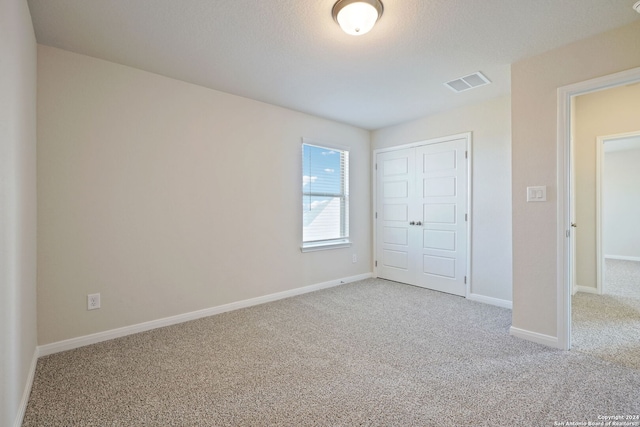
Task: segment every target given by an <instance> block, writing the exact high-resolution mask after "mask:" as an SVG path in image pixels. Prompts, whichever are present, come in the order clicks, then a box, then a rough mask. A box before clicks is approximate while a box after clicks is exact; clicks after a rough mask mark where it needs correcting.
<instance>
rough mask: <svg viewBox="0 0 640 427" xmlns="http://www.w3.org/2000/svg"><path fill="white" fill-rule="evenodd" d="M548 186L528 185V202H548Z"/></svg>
mask: <svg viewBox="0 0 640 427" xmlns="http://www.w3.org/2000/svg"><path fill="white" fill-rule="evenodd" d="M546 201H547V186H546V185H542V186H538V187H527V202H546Z"/></svg>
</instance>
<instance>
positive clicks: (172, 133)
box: [38, 46, 371, 344]
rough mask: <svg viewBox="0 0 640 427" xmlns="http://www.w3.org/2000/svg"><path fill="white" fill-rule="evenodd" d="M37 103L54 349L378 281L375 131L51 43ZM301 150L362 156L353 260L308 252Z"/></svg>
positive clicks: (45, 339) (45, 313)
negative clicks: (354, 280) (249, 303)
mask: <svg viewBox="0 0 640 427" xmlns="http://www.w3.org/2000/svg"><path fill="white" fill-rule="evenodd" d="M38 97H39V98H38V134H39V137H38V201H39V207H38V226H39V236H38V237H39V245H38V255H39V260H38V293H39V300H38V314H39V319H38V340H39V343H40V344H47V343H52V342H56V341H60V340H64V339H67V338H72V337H78V336H83V335H86V334H91V333H95V332H100V331H105V330H109V329H113V328H118V327H123V326H127V325H133V324H137V323H140V322H144V321H149V320H154V319H159V318H163V317H168V316H172V315H177V314H182V313H188V312H191V311H195V310H199V309H204V308H209V307H214V306H218V305H222V304H225V303H230V302H235V301H240V300H245V299H248V298H252V297H258V296H263V295H267V294H271V293H275V292H280V291H286V290H290V289H294V288H298V287H301V286H304V285H311V284H316V283H322V282H325V281H329V280H335V279H339V278H343V277H349V276H354V275H358V274H365V273H369V272H371V255H370V248H371V220H370V212H371V198H370V191H371V190H370V173H371V171H370V162H371V160H370V159H371V154H370V142H369V141H370V134H369V132H368V131H365V130H362V129H358V128H354V127H351V126H347V125H344V124H339V123H335V122H331V121H328V120H324V119H319V118H316V117H313V116H309V115H306V114H302V113H297V112H293V111H290V110H286V109H283V108H279V107H275V106H271V105H267V104H264V103H260V102H257V101H253V100H249V99H246V98H241V97H238V96H233V95H229V94H225V93H221V92H217V91H214V90H209V89H205V88H203V87H199V86H195V85H192V84H187V83H184V82H181V81H177V80H173V79H169V78H165V77H162V76H159V75H155V74H151V73H148V72H144V71H140V70H137V69H133V68H129V67H125V66H121V65H117V64H114V63H110V62H106V61H103V60H98V59H94V58H90V57H87V56H82V55H78V54H74V53H70V52H67V51H63V50H59V49H55V48H50V47H45V46H39V47H38ZM302 137H309V138H313V139H315V140H318V141H326V142H328V143H334V144H341V145H347V146H350V147H351V156H350V160H351V165H350V166H351V171H350V173H351V177H350V184H351V196H352V199H351V221H350V224H351V238H352V240H353V246H352V247H351V248H347V249H334V250H327V251H319V252H309V253H301V251H300V244H301V239H302V218H301V209H302V205H301V184H302V182H301V181H302V180H301V173H302V172H301V138H302ZM354 253H355V254H357V257H358V262H357V263H355V264H353V263H352V254H354ZM94 292H100V293H101V296H102V308H101V309H100V310H95V311H87V309H86V295H87V294H88V293H94Z"/></svg>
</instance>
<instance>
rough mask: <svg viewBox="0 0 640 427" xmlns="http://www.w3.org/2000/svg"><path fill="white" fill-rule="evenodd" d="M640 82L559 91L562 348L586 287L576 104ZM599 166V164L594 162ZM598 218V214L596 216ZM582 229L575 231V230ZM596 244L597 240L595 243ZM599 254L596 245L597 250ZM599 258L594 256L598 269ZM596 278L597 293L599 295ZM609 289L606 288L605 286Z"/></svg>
mask: <svg viewBox="0 0 640 427" xmlns="http://www.w3.org/2000/svg"><path fill="white" fill-rule="evenodd" d="M638 82H640V68H636V69H632V70H628V71H624V72H621V73H616V74H612V75H609V76H604V77H600V78H597V79H593V80H588V81H585V82H581V83H577V84H574V85H570V86H565V87H562V88H559V89H558V139H557V150H558V151H557V156H558V175H557V176H558V192H557V202H558V241H557V243H558V245H557V248H558V250H557V254H558V276H557V292H558V293H557V296H558V298H557V299H558V305H557V314H558V315H557V319H558V343H559V347H561V348H563V349H565V350H569V349H570V348H571V345H572V344H571V332H572V331H571V327H572V324H571V321H572V295H573V294H574V293H575V291H576V290H581V287H583V286H584V285H585V284H581V283H580V273H579V272H580V271H581V267H580V265H576V266H575V268H574V265H575V264H574V262H575V261H576V252H577V251H576V246H577V245H578V243H576V242H575V239H574V236H576V230H578V229H579V228H580V227H581V224H580V222H579V221H577V219H576V216H575V215H576V212H577V208H576V203H577V202H576V200H575V198H574V196H575V195H576V193H577V190H576V188H575V184H576V178H575V172H576V168H577V165H578V163H577V160H576V159H574V156H575V153H574V143H575V141H574V136H575V135H574V133H575V129H574V123H573V119H574V115H575V111H574V109H575V100H576V98H577V97H578V96H580V95H585V94H589V93H595V92H600V91H604V90H606V89H611V88H616V87H620V86H625V85H631V84H634V83H638ZM594 163H595V162H594ZM594 215H595V213H594ZM576 226H577V227H578V228H575V227H576ZM594 234H595V233H594ZM594 240H595V239H594ZM593 250H594V252H595V245H594V247H593ZM595 261H596V256H595V255H594V256H593V262H592V264H593V265H594V269H595V264H596V262H595ZM601 271H602V268H601ZM595 280H596V275H595V274H594V285H593V286H592V288H593V293H594V294H597V293H598V291H597V286H596V284H595ZM604 286H605V288H606V284H605V285H604Z"/></svg>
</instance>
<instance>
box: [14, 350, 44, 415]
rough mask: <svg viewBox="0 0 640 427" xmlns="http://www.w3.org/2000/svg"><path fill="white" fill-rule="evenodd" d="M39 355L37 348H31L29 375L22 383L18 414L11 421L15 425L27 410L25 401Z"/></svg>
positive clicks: (27, 397)
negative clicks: (13, 420)
mask: <svg viewBox="0 0 640 427" xmlns="http://www.w3.org/2000/svg"><path fill="white" fill-rule="evenodd" d="M39 356H40V354H39V352H38V348H37V347H36V348H35V349H34V350H33V357H32V358H31V366H29V375H28V376H27V382H26V383H25V385H24V391H23V392H22V399H20V406H18V414H17V415H16V420H15V422H14V423H13V425H14V426H15V427H20V426H22V420H23V419H24V414H25V412H26V411H27V403H29V396H30V395H31V387H32V386H33V378H34V377H35V375H36V366H37V365H38V357H39Z"/></svg>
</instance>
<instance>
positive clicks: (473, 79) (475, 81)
mask: <svg viewBox="0 0 640 427" xmlns="http://www.w3.org/2000/svg"><path fill="white" fill-rule="evenodd" d="M489 83H491V81H490V80H489V79H488V78H486V77H485V76H484V74H482V73H481V72H480V71H478V72H477V73H473V74H469V75H468V76H464V77H460V78H459V79H455V80H451V81H450V82H446V83H445V86H447V87H448V88H449V89H451V90H452V91H454V92H456V93H459V92H464V91H465V90H469V89H473V88H475V87H479V86H484V85H488V84H489Z"/></svg>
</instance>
